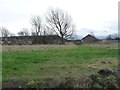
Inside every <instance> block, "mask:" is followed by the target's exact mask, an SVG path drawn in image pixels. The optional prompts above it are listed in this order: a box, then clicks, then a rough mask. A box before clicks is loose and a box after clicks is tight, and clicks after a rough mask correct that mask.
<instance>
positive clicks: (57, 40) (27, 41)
mask: <svg viewBox="0 0 120 90" xmlns="http://www.w3.org/2000/svg"><path fill="white" fill-rule="evenodd" d="M0 39H1V42H0V43H1V44H3V45H31V44H62V42H63V41H65V39H64V40H63V39H62V38H61V37H59V36H57V35H48V36H12V37H2V38H0Z"/></svg>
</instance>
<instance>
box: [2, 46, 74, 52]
mask: <svg viewBox="0 0 120 90" xmlns="http://www.w3.org/2000/svg"><path fill="white" fill-rule="evenodd" d="M75 46H76V45H3V46H2V51H19V50H23V51H24V50H47V49H67V48H68V49H69V48H73V47H75Z"/></svg>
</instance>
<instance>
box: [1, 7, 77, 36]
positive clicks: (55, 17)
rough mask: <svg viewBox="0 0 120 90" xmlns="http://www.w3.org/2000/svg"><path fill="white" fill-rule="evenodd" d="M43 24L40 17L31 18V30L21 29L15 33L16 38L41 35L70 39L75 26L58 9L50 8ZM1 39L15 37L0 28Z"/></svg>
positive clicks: (68, 16) (65, 13) (64, 13)
mask: <svg viewBox="0 0 120 90" xmlns="http://www.w3.org/2000/svg"><path fill="white" fill-rule="evenodd" d="M45 21H46V22H45V23H43V21H42V19H41V17H40V16H33V17H31V19H30V23H31V30H28V29H27V28H23V29H22V30H21V31H19V32H18V33H17V36H41V35H58V36H60V37H61V38H71V37H72V36H74V31H75V24H73V20H72V17H71V16H70V15H69V14H68V13H67V12H64V11H63V10H61V9H59V8H50V9H48V12H47V13H46V16H45ZM0 34H1V37H11V36H16V35H15V34H14V33H11V32H10V31H9V30H8V29H7V28H6V27H1V28H0Z"/></svg>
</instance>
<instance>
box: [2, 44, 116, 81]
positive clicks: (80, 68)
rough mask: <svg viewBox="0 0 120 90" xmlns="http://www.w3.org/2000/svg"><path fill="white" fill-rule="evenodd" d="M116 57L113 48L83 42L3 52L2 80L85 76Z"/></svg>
mask: <svg viewBox="0 0 120 90" xmlns="http://www.w3.org/2000/svg"><path fill="white" fill-rule="evenodd" d="M117 57H118V51H117V50H116V49H108V48H91V47H89V46H84V45H81V46H76V47H73V48H70V49H48V50H29V51H3V54H2V65H3V67H2V71H3V82H6V81H9V80H10V79H11V78H16V79H21V80H35V79H36V80H37V79H39V80H42V79H45V78H49V77H54V78H60V79H62V78H63V77H67V76H70V77H80V76H82V75H83V76H88V75H90V74H92V73H96V72H97V71H98V70H99V69H101V68H107V67H109V68H114V67H117ZM102 61H105V62H106V63H107V64H103V63H101V62H102Z"/></svg>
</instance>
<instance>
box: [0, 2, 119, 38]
mask: <svg viewBox="0 0 120 90" xmlns="http://www.w3.org/2000/svg"><path fill="white" fill-rule="evenodd" d="M118 1H119V0H0V27H1V26H3V27H6V28H7V29H8V30H9V31H11V32H12V33H17V32H18V31H20V30H22V28H28V29H29V30H30V29H31V24H30V19H31V17H32V16H35V15H40V16H41V17H43V18H42V19H44V16H45V14H46V12H47V11H48V8H49V7H53V8H56V7H57V8H60V9H62V10H64V11H66V12H68V13H69V14H70V15H71V16H72V18H73V21H74V23H75V25H76V34H77V35H79V36H80V37H82V36H85V35H86V34H88V33H91V32H93V33H94V34H95V35H96V36H101V35H102V36H106V35H108V34H111V33H117V32H118Z"/></svg>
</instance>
